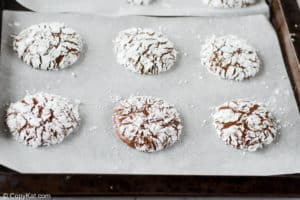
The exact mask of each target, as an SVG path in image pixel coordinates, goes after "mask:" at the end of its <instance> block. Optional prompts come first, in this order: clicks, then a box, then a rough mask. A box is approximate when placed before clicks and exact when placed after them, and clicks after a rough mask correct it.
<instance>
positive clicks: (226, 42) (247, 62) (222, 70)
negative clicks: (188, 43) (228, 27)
mask: <svg viewBox="0 0 300 200" xmlns="http://www.w3.org/2000/svg"><path fill="white" fill-rule="evenodd" d="M201 63H202V65H203V66H204V67H206V68H207V69H208V70H209V71H210V72H212V73H213V74H215V75H218V76H219V77H221V78H223V79H230V80H236V81H241V80H244V79H248V78H250V77H253V76H255V75H256V74H257V73H258V72H259V69H260V65H261V64H260V63H261V62H260V60H259V57H258V55H257V53H256V50H255V49H254V48H253V47H252V46H250V45H249V44H248V43H247V42H246V41H245V40H242V39H240V38H238V37H236V36H234V35H227V36H221V37H216V36H212V37H211V38H209V39H208V40H207V41H206V42H205V44H204V45H203V46H202V49H201Z"/></svg>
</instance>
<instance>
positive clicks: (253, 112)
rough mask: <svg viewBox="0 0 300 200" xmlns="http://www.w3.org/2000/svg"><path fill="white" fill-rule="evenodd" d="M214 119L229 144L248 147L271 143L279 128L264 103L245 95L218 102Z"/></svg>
mask: <svg viewBox="0 0 300 200" xmlns="http://www.w3.org/2000/svg"><path fill="white" fill-rule="evenodd" d="M213 123H214V126H215V128H216V130H217V133H218V135H219V137H220V138H221V139H222V140H223V141H224V142H226V144H228V145H231V146H232V147H234V148H237V149H242V150H248V151H256V150H257V149H258V148H262V147H263V145H267V144H270V143H272V142H273V140H274V139H275V137H276V135H277V134H278V131H279V128H280V127H279V125H278V124H277V122H276V120H275V119H274V117H273V116H272V114H271V113H270V112H269V111H268V110H267V109H266V108H265V106H264V105H262V104H261V103H257V102H255V101H249V100H243V99H237V100H232V101H230V102H226V103H224V104H222V105H220V106H218V107H217V108H216V112H215V113H214V114H213Z"/></svg>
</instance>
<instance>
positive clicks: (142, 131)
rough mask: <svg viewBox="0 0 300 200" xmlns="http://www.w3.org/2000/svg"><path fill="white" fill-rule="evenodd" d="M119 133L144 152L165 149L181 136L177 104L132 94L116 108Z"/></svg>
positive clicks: (115, 119) (114, 118)
mask: <svg viewBox="0 0 300 200" xmlns="http://www.w3.org/2000/svg"><path fill="white" fill-rule="evenodd" d="M113 122H114V124H115V128H116V132H117V135H118V136H119V137H120V138H121V139H122V140H123V141H124V142H125V143H127V144H128V145H129V146H131V147H133V148H135V149H137V150H139V151H144V152H154V151H160V150H163V149H165V148H167V147H169V146H171V145H173V144H174V143H175V142H177V141H178V140H179V138H180V135H181V132H182V125H181V119H180V118H179V113H178V112H177V111H176V109H175V108H174V106H172V105H169V104H168V103H167V102H165V101H164V100H161V99H159V98H155V97H147V96H132V97H130V98H128V99H126V100H124V101H122V102H121V103H120V104H119V105H118V106H117V107H116V108H115V111H114V115H113Z"/></svg>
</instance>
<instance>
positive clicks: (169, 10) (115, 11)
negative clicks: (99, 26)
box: [18, 0, 269, 16]
mask: <svg viewBox="0 0 300 200" xmlns="http://www.w3.org/2000/svg"><path fill="white" fill-rule="evenodd" d="M153 1H154V2H153V3H152V4H150V5H147V6H131V5H129V4H127V3H126V0H109V1H105V0H84V1H82V0H63V1H61V0H43V1H41V0H18V2H20V3H21V4H23V5H24V6H26V7H27V8H30V9H32V10H35V11H39V12H56V13H57V12H81V13H82V12H85V13H87V12H88V13H91V12H93V13H101V14H105V15H111V16H122V15H154V16H234V15H239V16H243V15H254V14H264V15H266V16H269V8H268V6H267V4H266V1H265V0H257V3H256V4H254V5H251V6H249V7H247V8H242V9H214V8H208V7H207V5H205V4H204V3H203V2H202V0H153Z"/></svg>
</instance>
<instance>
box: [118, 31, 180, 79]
mask: <svg viewBox="0 0 300 200" xmlns="http://www.w3.org/2000/svg"><path fill="white" fill-rule="evenodd" d="M114 48H115V52H116V55H117V61H118V63H119V64H120V65H122V66H124V67H125V68H127V69H128V70H130V71H132V72H137V73H140V74H150V75H153V74H158V73H161V72H164V71H167V70H169V69H170V68H171V67H172V66H173V65H174V63H175V61H176V57H177V51H176V50H175V47H174V44H173V43H172V42H171V41H170V40H169V39H168V38H167V37H166V36H165V35H164V34H163V33H161V32H156V31H153V30H151V29H142V28H131V29H127V30H124V31H121V32H120V33H119V35H118V36H117V38H116V39H115V41H114Z"/></svg>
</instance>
